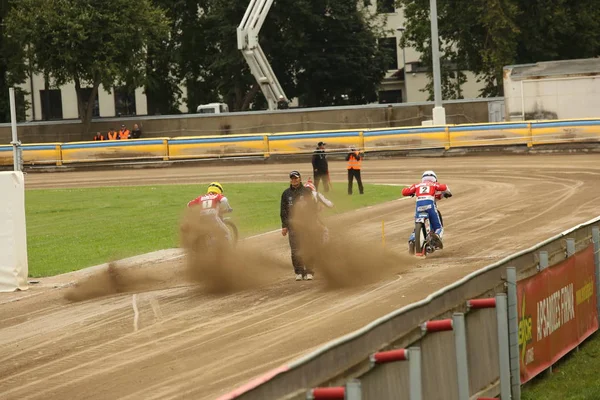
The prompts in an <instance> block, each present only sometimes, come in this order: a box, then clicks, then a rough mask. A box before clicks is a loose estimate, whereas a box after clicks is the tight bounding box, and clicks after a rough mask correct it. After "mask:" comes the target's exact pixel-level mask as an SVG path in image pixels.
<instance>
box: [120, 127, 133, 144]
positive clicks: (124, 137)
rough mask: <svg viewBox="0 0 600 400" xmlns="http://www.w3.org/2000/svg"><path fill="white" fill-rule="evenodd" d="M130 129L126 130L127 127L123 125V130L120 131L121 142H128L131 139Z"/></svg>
mask: <svg viewBox="0 0 600 400" xmlns="http://www.w3.org/2000/svg"><path fill="white" fill-rule="evenodd" d="M129 136H130V135H129V129H127V128H125V125H121V130H120V131H119V140H127V139H129Z"/></svg>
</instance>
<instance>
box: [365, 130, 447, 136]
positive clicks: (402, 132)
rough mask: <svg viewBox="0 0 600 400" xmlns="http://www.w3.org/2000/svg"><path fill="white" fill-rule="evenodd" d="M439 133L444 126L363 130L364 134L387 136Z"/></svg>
mask: <svg viewBox="0 0 600 400" xmlns="http://www.w3.org/2000/svg"><path fill="white" fill-rule="evenodd" d="M434 132H435V133H440V132H445V129H444V128H413V129H392V130H385V131H370V132H365V133H364V136H365V137H366V136H387V135H409V134H415V133H434Z"/></svg>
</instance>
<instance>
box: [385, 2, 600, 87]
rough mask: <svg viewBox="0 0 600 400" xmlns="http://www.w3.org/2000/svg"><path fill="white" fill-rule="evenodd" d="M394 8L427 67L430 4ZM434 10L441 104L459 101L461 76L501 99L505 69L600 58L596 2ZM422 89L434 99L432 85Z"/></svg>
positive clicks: (460, 5)
mask: <svg viewBox="0 0 600 400" xmlns="http://www.w3.org/2000/svg"><path fill="white" fill-rule="evenodd" d="M396 4H397V5H398V6H399V7H403V8H404V15H405V16H406V19H407V21H406V32H405V36H404V38H403V44H404V45H405V46H412V47H414V48H415V49H416V50H418V51H419V52H420V53H421V54H422V57H421V63H422V64H423V65H424V66H427V67H429V66H430V65H431V38H430V36H431V31H430V19H429V0H397V3H396ZM437 9H438V26H439V36H440V52H441V63H442V85H443V92H444V94H443V97H444V98H445V99H448V98H459V97H460V89H459V86H460V85H459V84H460V83H462V82H464V79H462V78H461V77H460V73H459V72H457V71H460V70H469V71H472V72H474V73H475V74H476V75H478V78H479V79H480V80H482V81H483V82H484V83H485V87H484V89H483V91H482V93H481V94H482V95H483V96H502V95H503V85H502V68H503V67H504V66H506V65H511V64H524V63H531V62H538V61H548V60H564V59H574V58H588V57H596V56H597V55H598V54H600V7H598V3H597V1H595V0H452V1H450V0H445V1H443V0H439V1H438V2H437ZM457 74H458V75H457ZM429 76H430V77H431V74H429ZM426 89H427V91H429V93H430V99H433V85H432V84H429V85H428V86H427V88H426Z"/></svg>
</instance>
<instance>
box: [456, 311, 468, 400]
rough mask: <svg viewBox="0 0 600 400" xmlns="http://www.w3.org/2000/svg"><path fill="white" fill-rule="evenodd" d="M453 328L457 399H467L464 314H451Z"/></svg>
mask: <svg viewBox="0 0 600 400" xmlns="http://www.w3.org/2000/svg"><path fill="white" fill-rule="evenodd" d="M452 327H453V329H454V345H455V348H456V376H457V379H458V399H459V400H469V366H468V364H467V332H466V328H465V315H464V314H463V313H454V314H453V315H452Z"/></svg>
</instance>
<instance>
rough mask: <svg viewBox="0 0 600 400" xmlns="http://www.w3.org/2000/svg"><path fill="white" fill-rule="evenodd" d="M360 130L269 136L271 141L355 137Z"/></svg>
mask: <svg viewBox="0 0 600 400" xmlns="http://www.w3.org/2000/svg"><path fill="white" fill-rule="evenodd" d="M359 133H360V131H349V132H331V133H327V132H317V133H304V134H302V133H300V134H298V133H293V134H287V135H286V134H277V135H273V136H269V141H271V140H272V141H277V140H294V139H324V138H334V137H353V136H358V135H359Z"/></svg>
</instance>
